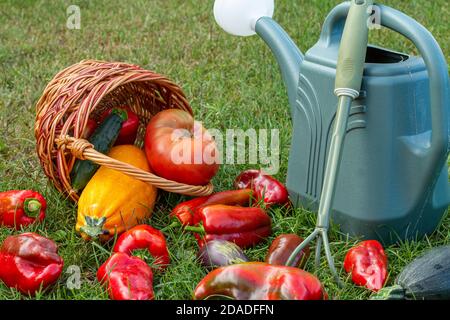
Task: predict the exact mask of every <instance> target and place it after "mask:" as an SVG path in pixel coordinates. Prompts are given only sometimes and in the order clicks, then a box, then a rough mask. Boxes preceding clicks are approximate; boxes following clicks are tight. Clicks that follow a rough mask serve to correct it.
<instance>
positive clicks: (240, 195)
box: [170, 189, 253, 226]
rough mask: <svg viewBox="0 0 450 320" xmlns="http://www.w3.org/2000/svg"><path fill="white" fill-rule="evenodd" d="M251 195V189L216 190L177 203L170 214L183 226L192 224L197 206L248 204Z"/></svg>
mask: <svg viewBox="0 0 450 320" xmlns="http://www.w3.org/2000/svg"><path fill="white" fill-rule="evenodd" d="M252 195H253V191H252V190H251V189H242V190H228V191H222V192H217V193H214V194H212V195H210V196H205V197H199V198H194V199H192V200H189V201H185V202H182V203H180V204H178V205H177V206H176V207H175V208H174V209H173V210H172V212H171V213H170V216H171V217H175V218H177V219H178V221H179V222H181V224H182V225H183V226H186V225H193V223H194V213H195V211H196V210H197V209H198V208H199V207H202V206H207V205H213V204H226V205H236V206H248V205H249V204H250V202H251V200H252Z"/></svg>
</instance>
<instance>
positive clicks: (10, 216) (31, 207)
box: [0, 190, 47, 230]
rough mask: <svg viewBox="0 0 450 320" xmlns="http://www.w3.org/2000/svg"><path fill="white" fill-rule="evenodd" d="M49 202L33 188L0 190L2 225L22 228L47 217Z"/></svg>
mask: <svg viewBox="0 0 450 320" xmlns="http://www.w3.org/2000/svg"><path fill="white" fill-rule="evenodd" d="M46 208H47V202H46V201H45V199H44V197H43V196H42V195H41V194H40V193H38V192H36V191H33V190H11V191H5V192H0V225H5V226H8V227H12V228H16V229H17V230H19V229H20V227H22V226H27V225H29V224H32V223H33V222H35V221H42V220H43V219H44V218H45V210H46Z"/></svg>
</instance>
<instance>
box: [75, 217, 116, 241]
mask: <svg viewBox="0 0 450 320" xmlns="http://www.w3.org/2000/svg"><path fill="white" fill-rule="evenodd" d="M84 219H85V221H86V226H84V227H81V228H80V231H81V232H83V233H85V234H87V235H88V236H89V237H91V238H97V237H98V236H101V235H106V234H109V232H108V230H103V225H104V224H105V222H106V217H102V218H100V219H96V218H91V217H89V216H86V217H85V218H84Z"/></svg>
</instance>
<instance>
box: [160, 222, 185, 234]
mask: <svg viewBox="0 0 450 320" xmlns="http://www.w3.org/2000/svg"><path fill="white" fill-rule="evenodd" d="M176 227H181V223H180V222H179V221H178V220H174V221H172V223H171V224H169V225H168V226H165V227H164V228H162V229H160V230H159V231H161V232H166V231H167V230H170V229H173V228H176Z"/></svg>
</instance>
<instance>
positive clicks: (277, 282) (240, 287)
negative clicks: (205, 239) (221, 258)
mask: <svg viewBox="0 0 450 320" xmlns="http://www.w3.org/2000/svg"><path fill="white" fill-rule="evenodd" d="M214 297H227V298H231V299H236V300H324V299H327V298H328V295H327V294H326V292H325V291H324V289H323V286H322V284H321V283H320V281H319V279H317V278H316V277H315V276H313V275H312V274H310V273H308V272H306V271H303V270H301V269H298V268H294V267H285V266H273V265H270V264H267V263H262V262H248V263H242V264H234V265H230V266H226V267H221V268H218V269H215V270H213V271H211V272H210V273H209V274H207V275H206V277H204V278H203V279H202V280H201V281H200V282H199V284H198V285H197V287H196V288H195V290H194V299H195V300H203V299H208V298H214Z"/></svg>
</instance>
